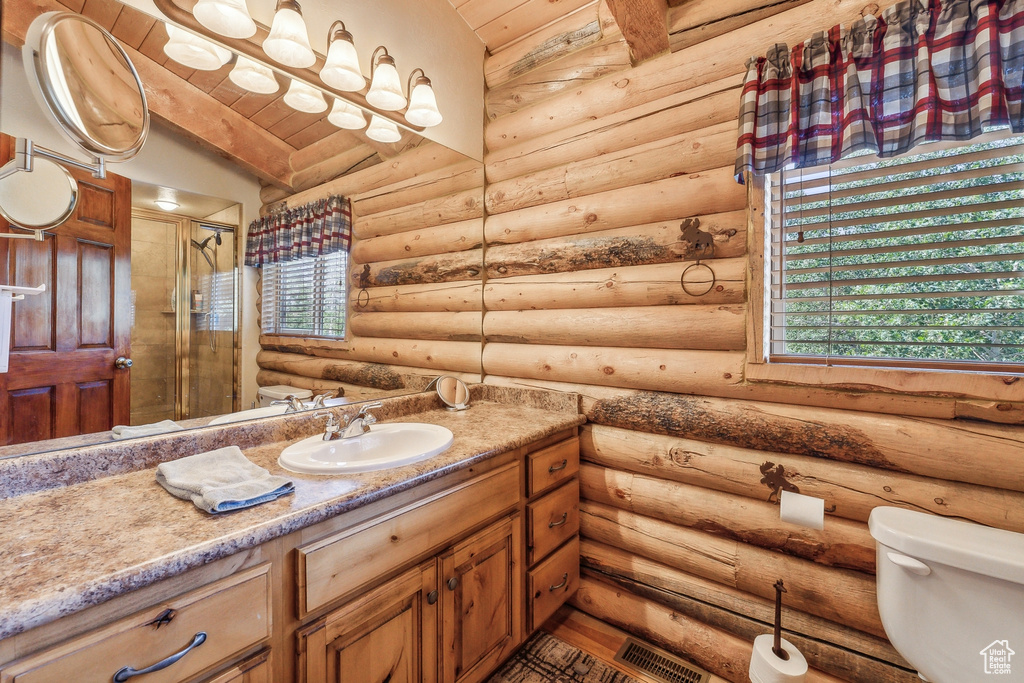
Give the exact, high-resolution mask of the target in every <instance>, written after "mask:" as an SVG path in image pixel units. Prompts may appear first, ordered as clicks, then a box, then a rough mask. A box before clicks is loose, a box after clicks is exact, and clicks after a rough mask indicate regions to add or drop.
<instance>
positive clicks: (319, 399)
mask: <svg viewBox="0 0 1024 683" xmlns="http://www.w3.org/2000/svg"><path fill="white" fill-rule="evenodd" d="M336 395H337V392H336V391H326V392H324V393H322V394H317V395H316V396H314V397H313V404H312V405H311V406H310V407H311V408H313V409H314V410H315V409H317V408H323V407H324V401H325V400H326V399H329V398H334V397H335V396H336Z"/></svg>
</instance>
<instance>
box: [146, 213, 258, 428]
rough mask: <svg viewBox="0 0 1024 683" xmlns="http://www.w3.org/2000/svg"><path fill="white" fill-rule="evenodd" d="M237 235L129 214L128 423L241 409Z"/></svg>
mask: <svg viewBox="0 0 1024 683" xmlns="http://www.w3.org/2000/svg"><path fill="white" fill-rule="evenodd" d="M237 230H238V226H237V225H230V224H227V223H221V222H215V221H209V220H194V219H191V218H187V217H184V216H174V215H167V214H158V213H156V212H149V211H141V210H136V211H133V213H132V277H131V281H132V338H131V343H132V357H133V360H134V365H133V367H132V369H131V423H132V424H146V423H150V422H158V421H160V420H166V419H171V420H186V419H190V418H197V417H208V416H211V415H221V414H224V413H230V412H234V411H236V410H238V409H239V407H240V406H239V403H240V397H239V390H238V389H239V381H240V377H239V367H238V365H239V335H238V328H239V324H238V315H239V311H238V300H239V273H238V259H237V247H238V244H237V242H236V236H237Z"/></svg>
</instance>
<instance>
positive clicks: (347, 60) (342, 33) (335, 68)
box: [320, 21, 366, 92]
mask: <svg viewBox="0 0 1024 683" xmlns="http://www.w3.org/2000/svg"><path fill="white" fill-rule="evenodd" d="M338 24H341V27H340V28H335V27H337V26H338ZM327 41H328V42H329V43H330V47H328V48H327V61H326V62H325V63H324V68H323V69H321V70H320V78H321V79H322V80H323V82H324V83H326V84H327V85H329V86H331V87H332V88H337V89H338V90H343V91H345V92H356V91H358V90H362V89H363V88H365V87H366V79H365V78H363V72H362V71H361V70H360V69H359V56H358V55H357V54H356V46H355V44H353V42H352V34H351V33H349V32H348V31H346V30H345V24H342V23H341V22H340V21H336V22H334V26H331V31H330V34H329V35H328V37H327Z"/></svg>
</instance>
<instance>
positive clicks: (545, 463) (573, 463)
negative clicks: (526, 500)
mask: <svg viewBox="0 0 1024 683" xmlns="http://www.w3.org/2000/svg"><path fill="white" fill-rule="evenodd" d="M529 460H530V464H529V470H530V471H529V473H528V477H527V491H526V495H528V496H532V495H535V494H537V493H540V492H541V491H546V490H547V489H549V488H551V487H553V486H555V485H557V484H560V483H561V482H563V481H566V480H568V479H571V478H573V477H575V476H576V473H577V472H579V471H580V440H579V439H578V438H576V437H573V438H571V439H566V440H565V441H562V442H561V443H556V444H555V445H553V446H548V447H547V448H542V449H540V450H539V451H536V452H535V453H530V457H529Z"/></svg>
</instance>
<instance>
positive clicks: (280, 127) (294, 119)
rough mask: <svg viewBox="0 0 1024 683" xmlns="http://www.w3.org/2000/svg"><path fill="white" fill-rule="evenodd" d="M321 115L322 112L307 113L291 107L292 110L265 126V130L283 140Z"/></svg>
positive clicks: (310, 124) (312, 122)
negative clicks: (270, 124)
mask: <svg viewBox="0 0 1024 683" xmlns="http://www.w3.org/2000/svg"><path fill="white" fill-rule="evenodd" d="M323 116H324V114H322V113H320V114H308V113H306V112H304V111H295V110H294V109H292V112H291V113H290V114H289V115H288V116H286V117H284V118H283V119H281V120H280V121H278V122H277V123H275V124H274V125H273V126H270V127H269V128H267V132H268V133H270V134H271V135H276V136H277V137H279V138H281V139H282V140H285V139H287V138H290V137H291V136H293V135H295V134H296V133H298V132H299V131H300V130H302V129H303V128H309V127H310V126H312V125H313V124H314V123H316V122H317V121H319V120H320V119H321V118H322V117H323Z"/></svg>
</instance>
